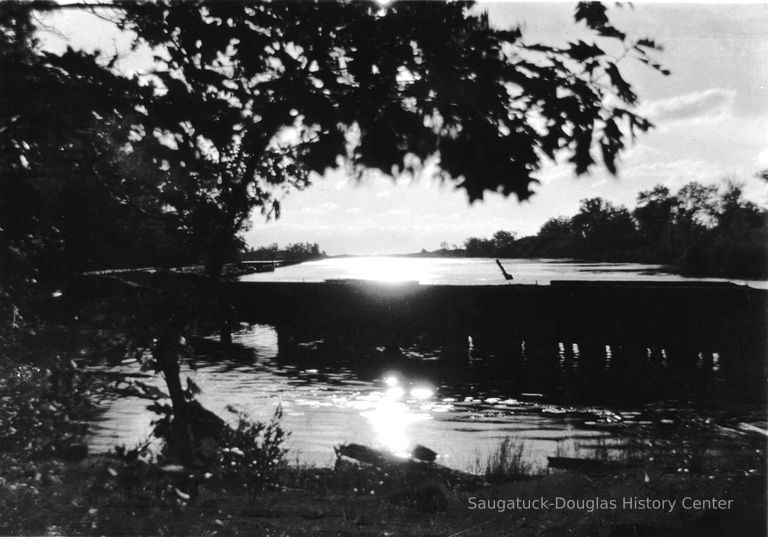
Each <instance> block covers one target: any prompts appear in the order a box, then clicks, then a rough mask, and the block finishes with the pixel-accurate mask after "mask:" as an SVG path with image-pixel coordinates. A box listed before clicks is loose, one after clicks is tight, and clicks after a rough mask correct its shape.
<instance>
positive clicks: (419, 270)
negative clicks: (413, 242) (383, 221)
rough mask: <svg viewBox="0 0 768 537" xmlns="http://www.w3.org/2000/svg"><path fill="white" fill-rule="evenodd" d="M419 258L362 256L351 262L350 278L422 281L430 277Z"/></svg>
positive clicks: (382, 280) (383, 280) (381, 280)
mask: <svg viewBox="0 0 768 537" xmlns="http://www.w3.org/2000/svg"><path fill="white" fill-rule="evenodd" d="M418 261H419V260H418V259H408V258H403V259H399V258H396V257H361V258H357V259H355V260H354V261H353V262H352V263H351V267H350V274H349V277H350V278H359V279H362V280H376V281H380V282H392V283H394V282H406V281H416V282H418V281H421V280H424V279H426V278H427V277H428V275H429V274H428V272H427V270H426V268H425V266H424V264H423V263H419V262H418Z"/></svg>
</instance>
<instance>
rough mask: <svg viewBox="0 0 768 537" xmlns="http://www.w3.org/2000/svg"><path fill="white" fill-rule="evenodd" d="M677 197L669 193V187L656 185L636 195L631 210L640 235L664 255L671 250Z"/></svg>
mask: <svg viewBox="0 0 768 537" xmlns="http://www.w3.org/2000/svg"><path fill="white" fill-rule="evenodd" d="M676 205H677V198H676V197H675V196H672V195H670V192H669V188H667V187H666V186H663V185H656V186H655V187H653V188H652V189H651V190H645V191H642V192H640V193H639V194H638V196H637V207H636V208H635V210H634V211H633V212H632V215H633V216H634V217H635V220H636V221H637V226H638V232H639V234H640V237H641V238H642V239H643V240H644V241H645V242H646V244H648V245H650V246H651V247H652V248H654V249H656V250H658V251H659V252H661V253H662V255H664V256H669V255H670V254H671V252H672V248H673V246H672V244H671V241H672V225H673V220H674V215H675V207H676Z"/></svg>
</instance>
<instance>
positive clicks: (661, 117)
mask: <svg viewBox="0 0 768 537" xmlns="http://www.w3.org/2000/svg"><path fill="white" fill-rule="evenodd" d="M735 97H736V92H735V91H732V90H724V89H718V88H712V89H708V90H703V91H696V92H693V93H686V94H684V95H678V96H676V97H670V98H667V99H659V100H657V101H651V102H649V103H648V104H646V105H645V106H643V107H642V108H641V112H642V113H643V114H644V115H645V116H647V117H648V118H649V119H650V120H651V121H654V122H658V123H671V122H679V121H701V120H712V119H719V118H722V117H725V116H728V115H731V111H732V109H733V101H734V99H735Z"/></svg>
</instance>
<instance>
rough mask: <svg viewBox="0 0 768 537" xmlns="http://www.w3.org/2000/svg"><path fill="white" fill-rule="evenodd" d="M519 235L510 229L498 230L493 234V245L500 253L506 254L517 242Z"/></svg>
mask: <svg viewBox="0 0 768 537" xmlns="http://www.w3.org/2000/svg"><path fill="white" fill-rule="evenodd" d="M516 238H517V235H516V234H515V233H511V232H509V231H497V232H496V233H494V234H493V247H494V248H495V249H496V252H497V254H498V255H504V252H505V251H509V250H510V249H511V248H512V245H513V244H514V242H515V239H516Z"/></svg>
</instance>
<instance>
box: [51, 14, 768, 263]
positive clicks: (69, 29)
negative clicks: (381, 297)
mask: <svg viewBox="0 0 768 537" xmlns="http://www.w3.org/2000/svg"><path fill="white" fill-rule="evenodd" d="M483 7H484V8H487V9H488V10H489V13H490V16H491V21H492V23H493V24H495V25H498V26H510V25H517V24H520V25H522V28H523V35H524V37H525V38H526V40H527V41H540V42H546V43H553V44H557V43H564V42H565V41H566V40H568V39H569V38H573V37H575V36H576V35H577V31H576V28H575V26H574V24H573V18H572V14H573V9H574V4H573V3H516V2H504V3H491V2H488V3H484V4H483ZM610 13H611V16H612V20H613V21H614V23H616V25H617V26H618V27H620V28H622V29H626V30H628V31H629V32H630V34H631V35H634V36H649V37H652V38H654V39H655V40H656V41H657V42H659V43H661V44H662V45H663V46H664V48H665V49H664V51H663V52H661V53H659V54H657V58H658V59H660V60H661V63H662V64H663V65H664V66H665V67H667V68H668V69H670V70H671V71H672V74H671V75H670V76H668V77H664V76H661V75H660V74H657V73H655V72H653V71H651V70H650V69H647V68H644V66H641V65H631V64H630V63H626V64H622V65H621V67H622V70H623V72H624V73H625V74H626V78H628V79H629V80H630V82H631V83H632V84H633V85H634V86H635V89H636V90H637V93H638V94H639V96H640V99H641V102H642V105H641V111H642V112H643V113H645V114H646V115H647V117H649V118H650V119H651V120H652V121H653V122H654V123H655V124H656V128H655V129H654V130H653V131H651V132H649V133H647V134H645V135H641V136H640V137H639V138H638V140H637V142H636V143H635V144H634V146H633V147H632V148H631V149H630V150H629V151H628V152H626V153H625V154H624V157H623V159H622V160H621V162H620V168H619V176H618V177H612V176H611V175H610V174H608V172H607V171H605V170H604V169H602V168H595V169H594V170H593V171H592V172H591V174H589V175H586V176H582V177H579V178H577V177H575V176H574V175H573V172H572V168H571V167H569V166H564V165H559V164H554V163H552V164H548V165H547V166H546V167H545V168H544V169H543V170H542V171H541V172H540V173H539V174H538V178H539V179H540V181H541V184H540V185H538V186H536V187H534V190H535V191H536V195H535V196H533V197H532V198H531V199H530V200H529V201H527V202H524V203H519V202H518V201H517V199H516V198H515V197H514V196H512V197H509V198H504V197H502V196H501V195H496V194H493V195H486V198H485V200H484V201H483V202H482V203H475V204H474V205H469V203H468V201H467V198H466V195H465V194H464V192H462V191H456V190H455V189H454V188H453V186H452V185H451V184H448V183H445V184H443V183H441V182H440V181H438V180H435V179H431V178H429V177H422V178H420V179H419V180H417V181H415V182H411V181H410V180H405V179H394V180H393V179H392V178H390V177H385V176H382V175H377V174H371V176H370V177H368V178H367V179H366V180H365V181H364V182H362V183H357V182H356V181H355V180H353V179H351V178H349V177H347V176H346V175H345V174H344V173H343V172H342V171H333V172H329V173H327V174H326V175H325V176H323V177H316V178H315V180H314V181H313V184H312V185H311V186H310V187H308V188H307V189H305V190H303V191H294V192H292V193H290V194H289V195H288V196H287V197H286V198H285V199H284V200H283V203H282V217H281V218H280V219H279V220H277V221H271V222H264V220H263V218H262V217H260V216H259V215H256V216H254V218H253V226H252V228H251V230H250V231H248V232H247V234H246V237H247V241H248V243H249V245H251V246H262V245H267V244H269V243H272V242H277V243H279V244H281V245H282V244H285V243H288V242H316V243H318V244H319V245H320V247H321V249H323V250H325V251H326V252H328V253H329V254H343V253H348V254H391V253H406V252H414V251H419V250H421V249H422V248H426V249H428V250H433V249H436V248H438V246H439V245H440V243H441V242H443V241H445V242H447V243H449V244H457V245H460V244H461V243H462V242H463V240H464V239H465V238H467V237H469V236H478V237H487V236H490V235H491V234H492V233H493V232H495V231H497V230H499V229H505V230H509V231H515V232H517V233H518V234H520V235H526V234H532V233H535V232H536V231H537V230H538V229H539V227H540V226H541V225H542V224H543V223H544V222H545V221H546V220H547V219H549V218H551V217H555V216H559V215H572V214H574V213H575V212H576V211H577V209H578V206H579V201H580V200H582V199H584V198H588V197H594V196H601V197H604V198H606V199H608V200H610V201H612V202H614V203H617V204H624V205H627V206H629V207H632V206H634V201H635V199H636V197H637V194H638V192H640V191H642V190H646V189H648V188H650V187H652V186H653V185H656V184H659V183H662V184H665V185H667V186H669V187H670V188H671V189H672V190H675V189H677V188H679V187H680V186H682V185H684V184H685V183H687V182H689V181H694V180H696V181H700V182H704V183H716V182H719V181H722V180H723V179H725V178H733V179H736V180H738V181H741V182H744V183H746V194H747V196H748V197H749V198H750V199H752V200H754V201H756V202H759V203H761V204H762V205H768V187H767V185H766V183H765V182H764V181H761V180H759V179H756V178H755V177H754V174H755V173H756V172H757V171H759V170H762V169H766V168H768V89H767V88H768V61H766V58H768V3H755V4H733V3H730V4H726V3H723V4H716V3H715V4H711V3H700V4H696V3H693V4H657V3H645V2H636V3H635V4H634V7H633V8H630V7H623V8H612V9H611V10H610ZM57 17H58V18H57V20H55V26H56V28H57V29H58V30H59V31H60V32H61V33H62V34H63V35H65V36H68V37H69V38H70V39H72V40H74V41H75V42H79V43H81V44H82V46H84V47H86V48H93V47H95V46H99V47H100V48H102V49H103V50H107V51H110V50H112V49H114V48H115V47H117V49H118V50H121V49H123V48H124V47H125V45H124V44H121V43H120V42H119V40H116V39H115V37H114V35H111V36H110V34H109V32H108V31H107V30H106V29H105V28H104V27H103V24H105V23H103V21H99V20H98V19H96V18H95V17H92V16H88V15H81V16H75V15H72V14H67V15H65V16H57ZM50 20H51V19H49V22H50ZM84 28H86V29H87V33H83V30H84ZM50 39H51V44H52V46H55V41H57V40H56V39H54V38H50ZM105 40H106V42H105ZM60 43H61V42H60V41H59V44H60ZM140 61H141V60H137V62H140ZM144 61H146V60H144ZM125 68H126V69H130V66H127V67H125Z"/></svg>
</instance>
